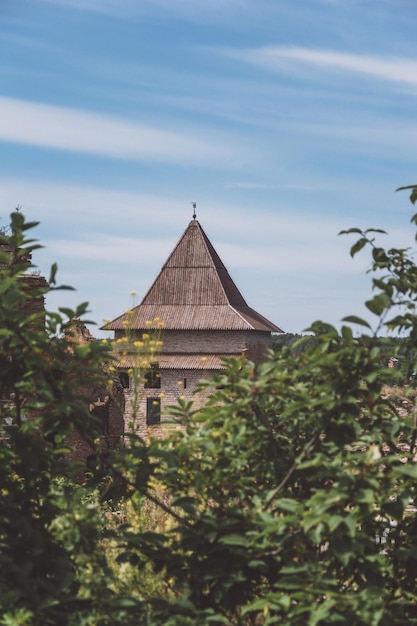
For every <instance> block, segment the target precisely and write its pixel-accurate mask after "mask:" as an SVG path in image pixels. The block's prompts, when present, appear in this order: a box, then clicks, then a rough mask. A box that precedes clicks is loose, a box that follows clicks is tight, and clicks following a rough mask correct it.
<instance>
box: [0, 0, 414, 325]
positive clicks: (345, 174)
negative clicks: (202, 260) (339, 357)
mask: <svg viewBox="0 0 417 626" xmlns="http://www.w3.org/2000/svg"><path fill="white" fill-rule="evenodd" d="M416 30H417V5H416V3H415V0H297V1H296V2H295V1H294V0H210V2H208V1H207V0H175V2H174V1H173V0H0V164H1V167H0V217H1V223H2V224H7V221H8V215H9V213H10V212H11V211H12V210H13V209H14V208H15V207H16V206H17V205H20V206H22V211H23V213H24V214H25V215H26V216H27V217H28V218H29V219H31V220H39V221H40V222H41V224H40V226H39V227H38V229H37V237H38V238H39V239H40V240H41V242H42V243H43V244H44V246H45V249H44V250H42V251H41V252H39V253H38V254H37V255H36V257H35V259H34V260H35V262H36V263H37V265H38V266H39V268H40V270H41V271H42V272H43V273H45V274H48V271H49V269H48V268H49V266H50V265H51V263H52V262H54V261H56V262H57V263H58V268H59V272H58V279H59V280H60V282H62V283H67V284H71V285H73V286H74V287H75V288H76V292H75V293H63V292H61V293H60V294H59V296H58V294H57V295H55V296H54V297H53V298H51V300H50V302H49V303H48V304H49V306H50V307H51V308H55V307H56V306H58V305H61V304H62V305H72V304H75V303H76V302H81V301H84V300H88V301H89V302H90V309H91V315H90V317H91V318H92V319H94V320H95V321H96V322H97V324H98V325H100V324H101V323H102V320H103V319H110V318H113V317H116V316H117V315H119V314H120V313H121V312H123V311H124V310H126V309H127V308H129V307H130V306H131V303H132V298H131V296H130V293H131V292H136V293H137V296H136V302H139V301H140V300H141V299H142V297H143V296H144V295H145V293H146V291H147V289H148V288H149V286H150V285H151V283H152V281H153V280H154V278H155V277H156V275H157V273H158V272H159V270H160V268H161V266H162V264H163V263H164V261H165V260H166V258H167V256H168V254H169V253H170V252H171V250H172V248H173V247H174V245H175V244H176V242H177V241H178V239H179V238H180V236H181V235H182V233H183V231H184V230H185V228H186V226H187V224H188V222H189V221H190V219H191V217H192V207H191V202H194V201H195V202H197V218H198V220H199V221H200V223H201V225H202V226H203V228H204V230H205V232H206V234H207V235H208V237H209V238H210V239H211V241H212V243H213V245H214V246H215V248H216V250H217V251H218V253H219V254H220V256H221V258H222V259H223V261H224V263H225V264H226V266H227V268H228V269H229V272H230V274H231V276H232V278H233V279H234V280H235V282H236V283H237V285H238V287H239V289H240V290H241V291H242V293H243V295H244V297H245V298H246V300H247V301H248V304H249V305H250V306H252V307H254V308H255V309H257V310H258V311H259V312H260V313H262V314H263V315H265V316H266V317H268V318H269V319H271V321H273V322H275V323H276V324H278V325H279V326H281V327H282V328H283V329H284V330H286V331H288V332H301V331H302V330H303V329H305V328H306V327H308V326H309V324H310V323H311V322H312V321H314V320H316V319H323V320H325V321H327V322H330V323H332V324H335V325H338V324H339V323H340V320H341V318H343V317H344V316H345V315H350V314H355V315H364V308H363V304H362V303H363V301H364V300H365V299H366V298H368V297H369V296H370V277H369V276H368V275H367V273H366V272H367V269H368V267H369V256H367V255H366V254H363V255H360V256H359V257H358V258H357V259H356V260H352V259H351V258H350V256H349V247H350V245H351V244H352V243H353V242H354V239H353V238H350V239H349V238H348V237H339V236H338V232H339V231H340V230H342V229H346V228H350V227H353V226H356V227H364V228H366V227H377V228H384V229H386V230H387V231H389V233H390V234H389V236H386V237H383V238H382V241H381V243H383V244H384V245H394V246H404V247H406V246H411V247H413V245H414V236H413V230H412V227H411V226H410V221H409V220H410V217H411V215H412V212H413V208H412V206H411V204H410V203H409V201H408V196H407V194H398V193H395V189H396V188H397V187H399V186H400V185H406V184H411V183H416V182H417V177H416V172H415V169H416V168H415V165H416V151H417V141H416V136H417V49H416V43H415V33H416ZM368 319H370V320H371V321H372V318H371V317H368ZM96 334H99V333H96Z"/></svg>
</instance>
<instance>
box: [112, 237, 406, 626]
mask: <svg viewBox="0 0 417 626" xmlns="http://www.w3.org/2000/svg"><path fill="white" fill-rule="evenodd" d="M349 232H353V233H355V234H357V235H359V240H358V242H357V243H356V244H354V245H353V246H352V254H357V253H359V251H360V250H363V249H365V248H367V247H368V248H369V247H370V249H371V253H372V257H373V266H372V271H373V272H374V278H373V289H374V295H373V297H372V298H370V300H369V301H368V303H367V306H368V309H369V310H370V311H371V312H372V313H373V314H374V315H375V316H376V318H377V322H376V328H375V331H374V332H372V331H371V327H370V324H369V323H368V322H367V321H365V320H361V319H359V318H357V317H356V316H350V317H349V318H346V323H354V324H358V323H359V324H361V325H362V326H363V328H364V329H365V330H367V331H368V334H363V335H361V336H359V337H354V335H353V332H352V330H351V329H350V327H349V326H348V325H345V326H343V328H342V330H341V331H340V332H339V331H337V330H336V329H335V328H333V327H332V326H330V325H327V324H325V323H323V322H315V323H314V324H312V325H311V327H310V329H308V332H309V334H311V335H313V336H314V341H309V345H308V346H307V347H306V349H305V350H304V351H303V352H301V351H297V349H296V348H294V349H289V348H288V347H284V348H282V349H281V350H280V351H278V352H277V353H276V354H275V355H273V356H272V355H271V358H270V359H269V360H268V362H266V363H265V364H263V365H262V366H260V367H259V368H258V370H257V372H256V373H255V374H254V372H253V367H252V365H251V364H250V363H249V364H248V363H245V362H242V361H240V360H230V361H228V362H227V369H226V371H225V372H224V373H222V374H220V375H218V376H216V377H215V378H214V380H212V381H209V382H207V383H202V385H203V386H205V385H208V386H209V387H210V388H213V387H214V391H213V393H212V395H211V397H210V399H209V401H208V402H207V405H206V406H205V407H204V408H203V409H201V410H199V411H195V410H194V409H193V407H192V405H190V404H187V403H184V402H183V403H180V405H179V406H178V407H175V408H173V410H172V412H173V420H174V421H175V422H176V423H177V424H178V423H180V424H181V425H182V430H181V429H177V430H175V431H174V433H173V434H172V436H171V437H170V438H167V439H164V440H163V441H151V443H150V445H149V446H146V448H145V447H144V446H143V443H142V442H140V441H138V440H132V446H131V449H130V454H132V455H133V456H134V457H135V458H136V459H139V458H141V459H142V463H141V462H138V463H137V464H136V465H135V464H133V465H132V464H131V465H130V466H129V471H126V465H125V464H124V461H123V460H122V459H121V460H120V461H119V471H120V472H121V474H122V475H124V477H125V483H124V485H123V488H122V489H121V491H122V492H123V491H124V492H125V493H129V492H136V493H137V492H138V491H139V492H142V493H143V494H145V495H147V496H148V497H149V498H153V499H154V502H157V503H158V502H159V505H160V507H161V508H164V510H166V512H167V519H170V520H171V524H170V525H169V526H167V528H166V529H165V532H164V533H161V532H149V531H146V532H143V531H142V530H141V529H138V530H133V529H131V528H130V529H129V530H128V532H126V533H125V535H124V536H123V539H122V541H121V550H122V553H121V555H122V558H123V559H125V560H126V561H129V562H131V563H133V562H137V563H138V564H140V563H144V562H146V563H147V564H148V566H149V565H151V566H152V567H153V570H154V572H155V576H158V577H160V578H162V580H163V581H164V583H165V584H166V585H168V586H169V588H170V590H171V594H169V595H168V596H165V597H162V596H161V595H160V594H157V593H156V594H153V595H152V596H150V597H148V598H147V602H148V604H149V607H150V618H149V619H150V623H151V624H155V625H156V624H168V625H170V626H179V625H183V624H201V625H206V624H207V625H208V624H219V625H220V624H240V625H248V626H249V625H255V624H256V625H259V624H265V625H266V624H285V625H286V626H301V625H305V624H308V625H309V626H313V625H318V624H320V625H322V626H324V625H327V624H329V625H330V624H350V625H354V626H356V625H357V626H365V625H369V624H371V625H375V626H377V625H378V626H392V625H400V624H401V625H402V624H406V623H407V624H417V594H416V576H417V568H416V565H417V562H416V555H417V543H416V540H417V534H416V533H417V525H416V507H417V502H416V488H415V485H416V480H415V479H416V477H417V465H416V463H415V454H416V449H415V447H416V429H415V414H414V411H415V407H414V400H413V398H414V397H415V393H414V390H412V389H411V387H410V396H409V397H410V404H409V411H408V415H405V416H404V414H400V412H399V411H398V410H397V403H395V402H392V401H391V400H390V397H389V396H387V395H386V394H385V393H383V392H382V390H383V389H386V388H389V386H392V385H395V384H396V383H398V382H399V378H398V373H397V372H396V371H395V370H391V369H389V368H387V359H386V354H387V345H386V344H385V343H384V341H383V340H381V339H379V338H378V336H377V335H378V334H379V333H380V332H381V330H388V331H390V332H398V333H400V334H401V335H402V337H403V340H404V343H403V344H402V348H403V349H404V351H405V353H407V354H409V355H414V354H415V348H416V332H417V329H416V326H417V318H416V316H415V312H414V311H415V300H416V297H417V269H416V267H415V265H414V263H413V261H412V259H411V257H410V255H409V254H408V252H407V251H406V250H402V249H391V250H388V251H385V250H383V249H382V248H379V247H377V246H376V244H375V239H374V237H375V235H377V234H379V233H380V231H375V230H368V231H360V230H359V229H353V230H352V231H349ZM389 347H390V348H391V347H392V345H391V344H389ZM410 359H411V360H410V362H409V369H410V371H411V370H415V369H416V363H415V357H414V356H411V357H410ZM413 394H414V395H413ZM404 397H406V395H405V396H404ZM410 407H411V409H410ZM145 457H146V468H147V472H148V476H147V479H146V481H145V482H144V481H141V480H140V478H139V477H140V474H141V471H142V469H143V463H144V462H145ZM119 484H120V483H119ZM155 485H164V487H165V488H166V491H167V493H168V494H169V499H168V500H166V501H162V500H161V499H159V500H158V498H157V497H156V492H155Z"/></svg>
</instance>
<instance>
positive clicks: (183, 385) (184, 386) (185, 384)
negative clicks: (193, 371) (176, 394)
mask: <svg viewBox="0 0 417 626" xmlns="http://www.w3.org/2000/svg"><path fill="white" fill-rule="evenodd" d="M182 388H183V389H187V379H186V378H183V381H182Z"/></svg>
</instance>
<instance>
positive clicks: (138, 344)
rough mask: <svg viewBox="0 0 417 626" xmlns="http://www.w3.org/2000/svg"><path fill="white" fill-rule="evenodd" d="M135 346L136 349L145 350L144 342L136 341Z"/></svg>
mask: <svg viewBox="0 0 417 626" xmlns="http://www.w3.org/2000/svg"><path fill="white" fill-rule="evenodd" d="M133 345H134V346H135V348H143V346H144V345H145V344H144V343H143V341H134V342H133Z"/></svg>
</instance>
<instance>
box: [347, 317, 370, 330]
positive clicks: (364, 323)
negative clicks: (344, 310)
mask: <svg viewBox="0 0 417 626" xmlns="http://www.w3.org/2000/svg"><path fill="white" fill-rule="evenodd" d="M342 322H349V324H359V325H360V326H365V327H366V328H369V329H370V328H371V326H370V324H369V323H368V322H367V321H366V320H364V319H363V318H361V317H357V316H356V315H348V316H347V317H344V318H343V319H342Z"/></svg>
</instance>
